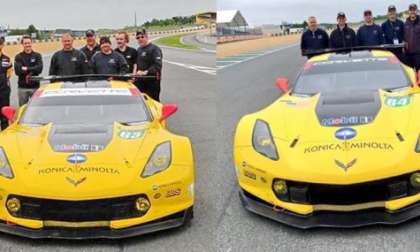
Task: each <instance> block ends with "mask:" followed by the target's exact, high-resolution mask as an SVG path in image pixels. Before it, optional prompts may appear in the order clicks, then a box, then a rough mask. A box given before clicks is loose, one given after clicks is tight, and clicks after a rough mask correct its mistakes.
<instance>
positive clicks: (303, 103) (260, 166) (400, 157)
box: [233, 51, 420, 215]
mask: <svg viewBox="0 0 420 252" xmlns="http://www.w3.org/2000/svg"><path fill="white" fill-rule="evenodd" d="M372 54H373V56H374V57H380V56H382V57H383V56H385V57H389V56H391V55H392V54H390V53H389V52H384V51H372ZM328 58H329V54H324V55H320V56H315V57H313V58H311V59H310V60H309V62H314V61H323V60H327V59H328ZM403 67H404V70H405V71H406V73H407V75H408V76H409V78H410V81H411V83H412V87H411V88H407V89H404V90H403V91H400V92H392V93H391V92H385V91H380V92H379V96H380V99H381V109H380V111H379V113H378V114H377V116H376V117H375V119H374V121H373V122H371V123H369V124H365V125H356V126H350V127H351V128H353V129H355V130H356V131H357V136H356V137H355V138H353V139H351V140H347V141H343V140H339V139H337V138H335V132H336V131H337V130H338V129H340V128H345V127H346V126H337V127H323V126H321V124H320V123H319V121H318V118H317V115H316V111H315V108H316V104H317V102H318V100H319V95H315V96H313V97H296V96H290V95H289V93H286V94H284V95H283V96H281V97H280V98H279V99H278V100H276V101H275V102H274V103H273V104H271V105H270V106H268V107H267V108H265V109H263V110H261V111H258V112H256V113H254V114H249V115H246V116H244V117H243V118H242V119H241V120H240V122H239V123H238V126H237V129H236V134H235V139H234V153H233V154H234V163H235V169H236V174H237V178H238V181H239V185H240V187H241V188H242V189H244V190H245V191H247V192H249V193H251V194H252V195H254V196H256V197H258V198H260V199H262V200H263V201H266V202H268V203H270V204H272V205H274V206H278V207H279V208H284V209H287V210H290V211H292V212H295V213H298V214H303V215H307V214H311V213H312V212H314V208H315V209H317V208H318V209H324V207H327V209H330V210H334V209H335V208H334V207H335V206H316V205H309V204H296V203H290V202H285V201H281V200H279V199H278V198H277V197H276V195H275V194H274V192H273V190H272V183H273V179H275V178H278V179H284V180H286V181H299V182H307V183H319V184H330V185H351V184H357V183H362V182H369V181H375V180H381V179H385V178H390V177H394V176H398V175H402V174H408V173H411V172H414V171H418V170H420V154H419V153H416V152H415V151H414V150H415V146H416V143H417V139H418V137H419V134H420V117H419V116H418V115H419V114H420V88H419V87H418V85H417V84H416V76H415V72H414V70H413V69H411V68H409V67H407V66H403ZM387 96H390V97H394V96H396V97H399V96H411V102H410V104H408V105H407V106H402V107H390V106H386V105H385V104H384V99H385V97H387ZM257 119H260V120H263V121H265V122H267V123H268V125H269V127H270V130H271V134H272V135H273V141H274V143H275V146H276V147H277V151H278V153H279V160H277V161H274V160H271V159H269V158H267V157H265V156H263V155H261V154H260V153H258V152H256V151H255V149H254V147H253V145H252V134H253V128H254V125H255V121H256V120H257ZM397 132H399V133H400V134H401V135H402V136H403V138H404V141H401V140H399V139H398V137H397V136H396V133H397ZM295 139H297V140H298V141H297V144H296V146H295V147H293V148H291V144H292V142H293V141H294V140H295ZM355 159H357V162H356V163H355V164H354V166H352V167H351V169H348V170H347V171H344V170H343V169H341V168H339V167H337V165H336V163H335V160H339V161H341V162H342V163H344V164H347V163H349V162H351V161H352V160H355ZM419 200H420V194H417V195H413V196H409V197H404V198H400V199H396V200H391V201H386V202H383V203H375V204H376V205H374V204H373V205H371V206H369V205H365V206H348V207H349V208H348V210H351V209H352V207H353V209H354V210H356V209H359V207H362V209H363V208H370V207H375V206H378V204H382V205H384V207H385V208H386V209H387V210H389V211H394V210H397V209H400V208H403V207H405V206H408V205H410V204H412V203H415V202H417V201H419ZM335 210H338V209H335ZM341 210H343V211H344V210H345V209H341ZM359 210H360V209H359Z"/></svg>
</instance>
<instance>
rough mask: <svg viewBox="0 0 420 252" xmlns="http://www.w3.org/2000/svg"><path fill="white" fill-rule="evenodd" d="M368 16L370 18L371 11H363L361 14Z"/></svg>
mask: <svg viewBox="0 0 420 252" xmlns="http://www.w3.org/2000/svg"><path fill="white" fill-rule="evenodd" d="M368 15H370V16H372V11H371V10H365V11H364V12H363V16H368Z"/></svg>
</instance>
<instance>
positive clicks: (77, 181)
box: [66, 177, 86, 187]
mask: <svg viewBox="0 0 420 252" xmlns="http://www.w3.org/2000/svg"><path fill="white" fill-rule="evenodd" d="M66 180H67V182H69V183H70V184H72V185H74V187H77V186H78V185H80V184H81V183H83V182H84V181H85V180H86V177H83V178H80V179H78V180H74V179H72V178H70V177H66Z"/></svg>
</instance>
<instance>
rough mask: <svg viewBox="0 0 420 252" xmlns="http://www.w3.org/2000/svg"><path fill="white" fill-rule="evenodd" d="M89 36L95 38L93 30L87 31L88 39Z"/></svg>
mask: <svg viewBox="0 0 420 252" xmlns="http://www.w3.org/2000/svg"><path fill="white" fill-rule="evenodd" d="M89 36H95V31H94V30H92V29H89V30H87V31H86V37H89Z"/></svg>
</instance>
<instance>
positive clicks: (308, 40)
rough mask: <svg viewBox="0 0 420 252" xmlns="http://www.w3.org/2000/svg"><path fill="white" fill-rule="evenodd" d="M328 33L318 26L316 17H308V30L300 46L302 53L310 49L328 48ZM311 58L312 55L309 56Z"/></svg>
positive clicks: (303, 35)
mask: <svg viewBox="0 0 420 252" xmlns="http://www.w3.org/2000/svg"><path fill="white" fill-rule="evenodd" d="M328 43H329V38H328V34H327V33H326V32H325V31H324V30H322V29H320V28H319V27H318V23H317V21H316V18H315V17H309V18H308V30H307V31H305V32H304V33H303V34H302V40H301V43H300V48H301V50H302V54H304V53H305V52H307V51H308V50H320V49H325V48H328ZM308 58H310V56H308Z"/></svg>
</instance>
